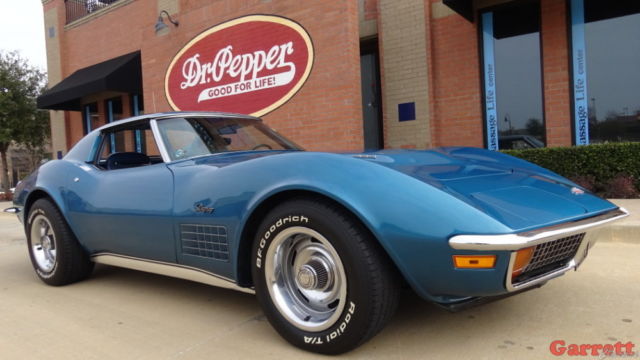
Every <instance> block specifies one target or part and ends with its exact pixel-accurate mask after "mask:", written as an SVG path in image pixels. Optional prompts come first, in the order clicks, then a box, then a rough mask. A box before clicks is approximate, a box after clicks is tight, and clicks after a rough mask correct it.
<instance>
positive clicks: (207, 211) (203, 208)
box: [195, 204, 214, 214]
mask: <svg viewBox="0 0 640 360" xmlns="http://www.w3.org/2000/svg"><path fill="white" fill-rule="evenodd" d="M195 210H196V212H199V213H203V214H213V210H214V209H213V208H212V207H206V206H204V205H202V204H196V206H195Z"/></svg>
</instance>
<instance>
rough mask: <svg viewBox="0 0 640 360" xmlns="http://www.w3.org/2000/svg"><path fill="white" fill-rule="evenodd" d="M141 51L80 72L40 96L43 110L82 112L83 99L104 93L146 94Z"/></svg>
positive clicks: (39, 99) (40, 107)
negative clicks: (143, 83)
mask: <svg viewBox="0 0 640 360" xmlns="http://www.w3.org/2000/svg"><path fill="white" fill-rule="evenodd" d="M141 68H142V66H141V62H140V52H139V51H137V52H134V53H130V54H126V55H122V56H118V57H117V58H113V59H110V60H107V61H104V62H101V63H98V64H95V65H91V66H89V67H86V68H83V69H80V70H78V71H76V72H74V73H73V74H71V75H69V76H68V77H67V78H66V79H64V80H62V81H61V82H59V83H58V84H57V85H56V86H54V87H52V88H51V89H49V90H47V91H45V92H44V93H43V94H42V95H40V96H39V97H38V108H39V109H50V110H81V109H82V98H83V97H85V96H88V95H92V94H96V93H100V92H103V91H118V92H125V93H131V94H141V93H142V69H141Z"/></svg>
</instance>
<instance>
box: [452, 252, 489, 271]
mask: <svg viewBox="0 0 640 360" xmlns="http://www.w3.org/2000/svg"><path fill="white" fill-rule="evenodd" d="M453 265H454V266H455V267H456V269H491V268H493V267H494V266H495V265H496V256H495V255H453Z"/></svg>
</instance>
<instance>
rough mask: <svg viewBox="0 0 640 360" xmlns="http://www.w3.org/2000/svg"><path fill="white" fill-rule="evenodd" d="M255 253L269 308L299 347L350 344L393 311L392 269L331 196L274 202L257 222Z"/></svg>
mask: <svg viewBox="0 0 640 360" xmlns="http://www.w3.org/2000/svg"><path fill="white" fill-rule="evenodd" d="M253 259H254V261H253V266H252V267H253V279H254V285H255V289H256V295H257V297H258V300H259V301H260V304H261V305H262V308H263V310H264V312H265V315H266V316H267V318H268V319H269V321H270V322H271V324H272V325H273V326H274V327H275V328H276V330H277V331H278V332H279V333H280V334H281V335H282V336H283V337H284V338H285V339H286V340H287V341H289V342H290V343H292V344H294V345H296V346H298V347H300V348H302V349H305V350H308V351H313V352H318V353H324V354H339V353H343V352H346V351H349V350H351V349H353V348H355V347H357V346H358V345H360V344H362V343H363V342H365V341H367V340H368V339H369V338H371V337H373V336H374V335H375V334H376V333H378V332H379V331H380V330H381V329H382V327H383V326H384V325H385V324H386V322H387V321H388V320H389V318H390V317H391V315H392V314H393V313H394V311H395V308H396V304H397V284H396V281H395V276H394V274H395V273H394V270H395V269H393V267H392V266H391V264H390V263H389V260H388V259H387V258H386V256H385V254H384V253H383V252H382V251H381V249H380V248H379V247H378V245H377V244H376V243H375V239H373V238H372V236H371V235H370V234H369V233H368V231H367V230H366V229H365V228H364V227H363V226H362V225H361V224H360V223H359V222H358V221H357V220H355V219H354V218H353V217H352V216H351V214H349V213H347V212H346V211H344V210H343V209H342V208H339V207H337V206H335V205H333V204H331V203H328V202H326V201H323V200H319V199H316V200H313V199H302V198H301V199H296V200H291V201H288V202H286V203H283V204H281V205H279V206H278V207H276V208H275V209H273V210H272V211H271V212H270V213H269V214H268V215H267V217H266V218H265V219H264V221H263V222H262V224H261V225H260V227H259V230H258V233H257V237H256V239H255V243H254V248H253Z"/></svg>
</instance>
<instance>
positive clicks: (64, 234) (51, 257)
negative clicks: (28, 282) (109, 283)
mask: <svg viewBox="0 0 640 360" xmlns="http://www.w3.org/2000/svg"><path fill="white" fill-rule="evenodd" d="M26 230H27V231H26V233H27V243H28V246H29V257H30V258H31V263H32V264H33V268H34V269H35V271H36V274H37V275H38V277H39V278H40V279H41V280H42V281H44V282H45V283H47V284H49V285H56V286H59V285H66V284H70V283H73V282H76V281H79V280H82V279H84V278H86V277H88V276H89V275H90V274H91V271H92V270H93V262H91V260H90V259H89V257H88V256H87V254H86V253H85V252H84V250H83V249H82V247H81V246H80V244H79V243H78V240H77V239H76V238H75V236H74V235H73V233H72V232H71V229H70V228H69V225H67V223H66V221H65V220H64V218H63V217H62V214H61V213H60V211H59V210H58V208H57V207H56V206H55V205H53V203H51V201H49V200H47V199H39V200H37V201H36V202H35V203H34V204H33V206H32V207H31V210H30V211H29V216H28V217H27V227H26Z"/></svg>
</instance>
